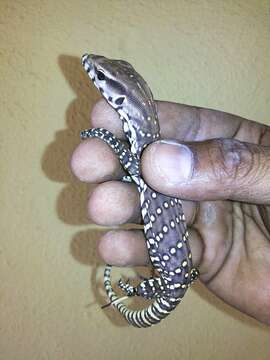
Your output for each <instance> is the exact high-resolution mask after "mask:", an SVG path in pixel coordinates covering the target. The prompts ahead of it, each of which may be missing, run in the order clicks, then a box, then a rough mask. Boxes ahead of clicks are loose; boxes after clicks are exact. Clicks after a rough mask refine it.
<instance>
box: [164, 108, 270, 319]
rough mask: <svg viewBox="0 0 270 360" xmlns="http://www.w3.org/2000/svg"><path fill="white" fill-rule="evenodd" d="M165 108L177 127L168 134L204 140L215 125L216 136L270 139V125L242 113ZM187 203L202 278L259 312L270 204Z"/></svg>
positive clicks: (269, 265) (264, 291)
mask: <svg viewBox="0 0 270 360" xmlns="http://www.w3.org/2000/svg"><path fill="white" fill-rule="evenodd" d="M159 108H160V112H161V116H162V115H163V114H167V115H168V112H169V113H171V116H172V124H174V126H173V127H172V128H171V129H170V128H166V131H165V134H163V136H164V137H171V136H172V134H173V133H174V138H175V133H176V132H175V131H176V130H177V139H178V140H180V141H188V142H190V141H194V140H195V141H198V140H200V141H203V140H207V139H209V129H211V133H210V138H219V137H224V135H225V136H226V137H228V138H230V137H231V138H235V139H239V140H241V141H245V142H254V140H255V141H256V140H258V141H256V143H257V142H259V141H260V142H261V143H262V144H264V145H269V144H270V141H269V140H270V137H269V130H268V131H266V128H265V127H264V126H261V125H259V124H256V123H248V122H246V121H245V120H244V119H241V118H237V117H234V116H230V115H228V114H221V113H220V112H212V111H209V110H205V109H195V110H193V109H190V108H189V107H185V106H181V107H180V108H178V107H177V105H176V106H175V105H172V104H170V103H161V104H160V105H159ZM168 108H170V109H171V110H170V111H168ZM172 109H173V110H172ZM190 112H193V113H194V117H192V116H190ZM186 113H187V114H188V115H189V118H188V119H186ZM187 120H189V121H187ZM183 123H184V124H183ZM213 124H214V125H215V126H213ZM182 125H184V126H182ZM161 127H162V123H161ZM186 129H188V131H187V130H186ZM197 129H198V130H197ZM262 134H263V136H262ZM185 207H186V208H187V211H189V212H190V214H189V218H190V224H189V226H190V232H191V241H192V242H194V246H193V247H194V251H195V254H194V255H195V256H196V248H197V247H198V246H200V245H198V244H199V242H202V243H203V247H204V249H203V255H202V257H201V259H200V272H201V276H200V279H201V281H202V282H203V283H204V284H205V285H206V286H207V287H208V288H209V289H210V290H211V291H212V292H214V293H215V294H216V295H217V296H219V297H220V298H222V299H223V300H225V301H226V302H227V303H229V304H231V305H233V306H235V307H237V308H239V309H240V310H241V311H243V312H247V313H249V314H250V315H253V314H258V309H260V307H263V304H264V302H269V293H270V283H269V280H268V279H269V272H270V260H269V259H270V241H269V240H270V232H269V229H267V227H268V228H269V225H270V221H269V214H268V210H269V207H266V206H262V205H253V204H247V203H244V202H238V201H222V200H219V201H200V202H196V203H193V204H192V203H187V204H185ZM196 244H197V246H196ZM257 316H258V315H257ZM264 316H265V315H264V313H263V311H262V317H264Z"/></svg>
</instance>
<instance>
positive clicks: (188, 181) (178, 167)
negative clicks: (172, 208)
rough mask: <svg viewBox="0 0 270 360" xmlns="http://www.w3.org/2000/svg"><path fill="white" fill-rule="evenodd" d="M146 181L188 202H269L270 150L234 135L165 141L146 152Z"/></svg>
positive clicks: (143, 161)
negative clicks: (218, 137)
mask: <svg viewBox="0 0 270 360" xmlns="http://www.w3.org/2000/svg"><path fill="white" fill-rule="evenodd" d="M142 173H143V177H144V179H145V181H146V182H147V183H148V184H149V185H150V186H151V187H152V188H153V189H155V190H157V191H159V192H161V193H164V194H167V195H171V196H176V197H179V198H183V199H188V200H197V201H199V200H221V199H230V200H239V201H244V202H251V203H258V204H270V148H269V147H267V146H260V145H256V144H250V143H245V142H240V141H238V140H234V139H213V140H207V141H203V142H192V143H179V142H177V141H174V140H161V141H157V142H155V143H153V144H151V145H149V146H148V147H147V148H146V150H145V151H144V152H143V156H142Z"/></svg>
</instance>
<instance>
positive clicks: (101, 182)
mask: <svg viewBox="0 0 270 360" xmlns="http://www.w3.org/2000/svg"><path fill="white" fill-rule="evenodd" d="M157 105H158V115H159V120H160V127H161V136H162V138H163V139H174V140H169V141H168V140H164V141H161V142H156V143H153V144H151V145H149V146H148V147H147V148H146V150H145V151H144V152H143V156H142V159H141V164H142V173H143V177H144V179H145V180H146V182H147V183H148V184H149V185H150V186H151V187H152V188H153V189H155V190H157V191H159V192H162V193H164V194H167V195H172V196H177V197H179V198H181V199H186V201H183V208H184V212H185V216H186V219H187V224H188V226H189V233H190V246H191V250H192V255H193V262H194V266H196V267H199V269H200V280H201V281H202V282H203V283H204V284H205V286H206V287H207V288H208V289H209V290H211V291H212V292H213V293H214V294H216V295H217V296H218V297H220V298H221V299H223V300H224V301H225V302H227V303H228V304H230V305H232V306H234V307H235V308H237V309H239V310H240V311H242V312H244V313H246V314H248V315H250V316H253V317H254V318H256V319H257V320H260V321H262V322H264V323H266V324H270V277H269V274H270V207H269V205H270V127H268V126H265V125H262V124H259V123H256V122H252V121H248V120H245V119H243V118H240V117H238V116H233V115H229V114H226V113H222V112H218V111H214V110H207V109H201V108H196V107H190V106H185V105H180V104H174V103H169V102H157ZM92 127H104V128H106V129H108V130H110V131H112V132H113V133H114V134H115V135H116V136H117V137H119V138H122V139H124V134H123V131H122V126H121V122H120V120H119V118H118V115H117V113H116V112H115V111H114V110H113V109H112V108H111V107H110V106H109V105H108V104H106V102H105V101H104V100H101V101H99V102H98V103H97V104H96V105H95V107H94V109H93V112H92ZM222 138H223V139H222ZM224 138H226V139H224ZM71 168H72V171H73V172H74V174H75V175H76V176H77V177H78V178H79V179H80V180H82V181H85V182H89V183H97V184H98V186H97V187H96V188H95V190H94V191H93V193H92V194H91V196H90V198H89V201H88V214H89V216H90V217H91V218H92V220H93V221H94V222H96V223H97V224H99V225H120V224H124V223H141V215H140V206H139V196H138V192H137V188H136V186H135V185H134V184H129V183H123V182H120V181H119V180H120V179H121V177H122V176H123V175H124V172H123V170H122V168H121V166H120V163H119V161H118V160H117V157H116V156H115V155H114V153H113V152H112V150H111V149H110V148H109V147H108V146H107V145H106V144H105V143H104V142H102V141H100V140H98V139H89V140H86V141H84V142H82V143H81V144H80V145H79V146H78V147H77V149H76V150H75V151H74V153H73V156H72V159H71ZM98 249H99V253H100V256H101V257H102V258H103V260H104V261H105V262H106V263H110V264H112V265H116V266H135V265H148V264H149V263H150V260H149V258H148V254H147V250H146V246H145V240H144V234H143V232H142V231H140V230H117V231H109V232H107V233H106V234H105V235H104V236H102V238H101V239H100V242H99V247H98Z"/></svg>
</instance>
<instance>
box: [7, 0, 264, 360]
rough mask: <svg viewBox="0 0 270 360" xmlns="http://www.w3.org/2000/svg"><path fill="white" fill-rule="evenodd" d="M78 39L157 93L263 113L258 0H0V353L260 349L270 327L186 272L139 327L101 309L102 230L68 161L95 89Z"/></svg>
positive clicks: (185, 355) (126, 354) (104, 354)
mask: <svg viewBox="0 0 270 360" xmlns="http://www.w3.org/2000/svg"><path fill="white" fill-rule="evenodd" d="M86 51H89V52H93V53H97V54H105V55H107V56H109V57H116V58H123V59H126V60H128V61H130V62H131V63H132V64H133V65H134V66H135V67H136V69H137V70H138V71H139V72H140V73H142V74H143V76H144V77H145V78H146V79H147V81H148V82H149V84H150V85H151V87H152V89H153V92H154V94H155V97H156V98H160V99H167V100H173V101H178V102H182V103H188V104H194V105H198V106H205V107H211V108H216V109H220V110H224V111H227V112H232V113H236V114H238V115H241V116H244V117H247V118H251V119H255V120H257V121H261V122H265V123H268V124H270V118H269V110H270V97H269V94H270V2H269V0H266V1H258V0H257V1H252V0H234V1H232V0H227V1H219V0H212V1H211V0H208V1H207V0H200V1H192V0H189V1H185V0H181V1H180V0H179V1H177V0H174V1H173V0H171V1H170V0H169V1H166V2H165V1H164V2H163V1H154V0H152V1H151V0H148V1H109V0H107V1H105V0H101V1H93V0H92V1H91V0H87V1H84V0H77V1H75V0H72V1H63V0H59V1H52V0H49V1H41V0H40V1H33V0H28V1H15V0H14V1H6V0H1V2H0V79H1V82H0V87H1V96H0V104H1V115H0V121H1V124H0V125H1V126H0V137H1V138H0V151H1V153H0V156H1V158H0V164H1V165H0V166H1V170H0V177H1V178H0V184H1V188H0V206H1V210H0V211H1V219H0V222H1V224H0V226H1V238H0V274H1V281H0V359H8V360H12V359H29V360H30V359H50V360H55V359H65V360H69V359H76V360H79V359H96V358H98V359H138V357H140V358H143V359H182V360H186V359H217V358H218V359H236V358H238V359H243V358H245V359H253V358H254V357H255V358H256V359H262V360H263V359H269V356H270V342H269V335H270V331H269V328H267V327H266V326H263V325H261V324H259V323H258V322H256V321H255V320H251V319H249V318H248V317H246V316H244V315H242V314H239V313H238V312H237V311H235V310H232V309H231V308H229V307H228V306H226V305H224V304H223V303H222V302H221V301H219V300H217V299H216V298H214V296H212V295H211V294H209V293H208V292H207V291H206V290H204V288H203V287H202V286H200V285H199V284H197V285H195V286H194V287H193V290H191V291H190V292H189V293H188V294H187V295H186V298H185V301H184V302H183V304H182V305H181V306H179V307H178V308H177V310H176V311H175V312H174V313H173V315H172V316H171V317H169V318H168V319H167V320H166V321H164V322H162V323H161V324H160V325H158V326H156V327H154V328H151V329H147V330H137V329H134V328H131V327H128V326H127V324H126V323H125V322H124V321H123V320H122V319H121V318H120V317H119V316H118V314H117V313H116V312H115V311H112V310H110V309H107V310H106V311H102V310H101V309H100V305H101V304H103V303H104V300H105V297H104V292H103V288H102V284H101V281H102V278H101V275H102V271H103V264H102V262H101V260H99V259H98V257H97V255H96V253H95V246H96V242H97V240H98V237H99V235H100V232H101V231H104V230H102V229H101V228H98V227H96V226H95V225H93V224H89V223H88V221H87V219H86V210H85V204H86V196H87V193H88V192H89V185H87V184H85V185H84V184H81V183H79V182H78V181H77V180H76V179H74V177H73V176H72V175H71V173H70V171H69V166H68V163H69V158H70V154H71V152H72V150H73V149H74V147H75V146H76V144H78V143H79V141H80V140H79V131H80V130H81V129H83V128H85V127H87V126H88V118H89V113H90V110H91V108H92V106H93V104H94V102H95V101H96V100H97V98H98V97H99V96H98V94H97V92H96V90H94V88H93V87H92V86H91V85H90V83H89V81H88V79H87V77H86V76H85V74H84V72H83V70H82V69H81V66H80V56H81V55H82V54H83V53H84V52H86ZM123 272H124V273H126V271H125V270H124V271H123Z"/></svg>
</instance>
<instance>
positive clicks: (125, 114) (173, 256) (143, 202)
mask: <svg viewBox="0 0 270 360" xmlns="http://www.w3.org/2000/svg"><path fill="white" fill-rule="evenodd" d="M82 65H83V67H84V69H85V70H86V72H87V73H88V75H89V77H90V78H91V80H92V82H93V83H94V84H95V86H96V87H97V88H98V89H99V91H100V93H101V94H102V96H103V97H104V98H105V99H106V101H107V102H108V103H109V105H111V106H112V107H113V108H114V109H115V110H116V111H117V113H118V114H119V117H120V119H121V121H122V125H123V131H124V134H125V136H126V138H127V140H128V142H129V144H130V147H128V146H127V145H125V143H124V142H121V141H120V140H118V139H117V138H116V137H115V136H114V135H113V134H112V133H111V132H110V131H108V130H106V129H103V128H95V129H88V130H84V131H82V132H81V138H82V139H86V138H91V137H96V138H99V139H102V140H103V141H105V142H106V143H107V144H108V145H109V146H110V148H111V149H112V150H113V151H114V152H115V154H116V155H117V157H118V159H119V161H120V163H121V165H122V166H123V168H124V169H125V170H126V172H127V173H128V178H129V179H130V180H132V181H134V182H135V184H136V185H137V188H138V191H139V195H140V206H141V215H142V219H143V223H144V234H145V239H146V246H147V249H148V254H149V257H150V260H151V263H152V265H153V267H154V269H155V270H156V272H157V274H158V275H159V276H156V277H152V278H150V279H145V280H143V281H142V282H141V283H140V284H139V285H138V286H136V287H134V286H132V285H130V284H129V282H124V281H122V280H121V279H120V280H119V283H118V285H119V286H120V288H121V289H122V290H123V291H124V292H125V294H126V296H127V297H129V296H134V295H138V296H142V297H144V298H147V299H153V302H152V304H150V305H149V306H148V307H147V308H145V309H142V310H130V309H129V308H128V307H127V306H126V305H125V304H124V303H123V302H122V299H123V298H119V297H118V296H117V295H116V294H115V292H114V290H113V289H112V285H111V266H110V265H107V266H106V268H105V272H104V286H105V289H106V292H107V294H108V297H109V299H110V304H112V305H113V306H115V307H116V308H117V309H118V310H119V312H120V313H121V314H122V315H123V316H124V317H125V318H126V320H127V321H128V322H129V323H130V324H131V325H133V326H136V327H148V326H151V325H153V324H156V323H158V322H159V321H160V320H162V319H163V318H165V317H166V316H167V315H168V314H169V313H170V312H171V311H172V310H173V309H174V308H175V307H176V305H177V304H179V302H180V301H181V299H182V298H183V296H184V294H185V292H186V290H187V289H188V287H189V286H190V284H191V283H192V282H193V281H194V280H195V279H196V278H197V277H198V276H199V271H198V270H197V269H195V268H194V267H193V263H192V255H191V251H190V246H189V241H188V231H187V226H186V222H185V216H184V213H183V209H182V205H181V200H180V199H177V198H173V197H169V196H166V195H163V194H160V193H158V192H156V191H154V190H152V189H151V188H150V187H149V186H148V185H147V184H146V183H145V182H144V180H143V178H142V177H141V169H140V157H141V153H142V151H143V149H144V148H145V147H146V146H147V145H148V144H150V143H152V142H153V141H156V140H158V139H160V130H159V122H158V116H157V110H156V104H155V102H154V99H153V95H152V92H151V90H150V88H149V87H148V85H147V83H146V82H145V80H144V79H143V78H142V77H141V76H140V75H139V74H138V73H137V72H136V71H135V70H134V68H133V67H132V66H131V65H130V64H129V63H128V62H126V61H123V60H111V59H107V58H105V57H103V56H98V55H88V54H85V55H83V56H82Z"/></svg>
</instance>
